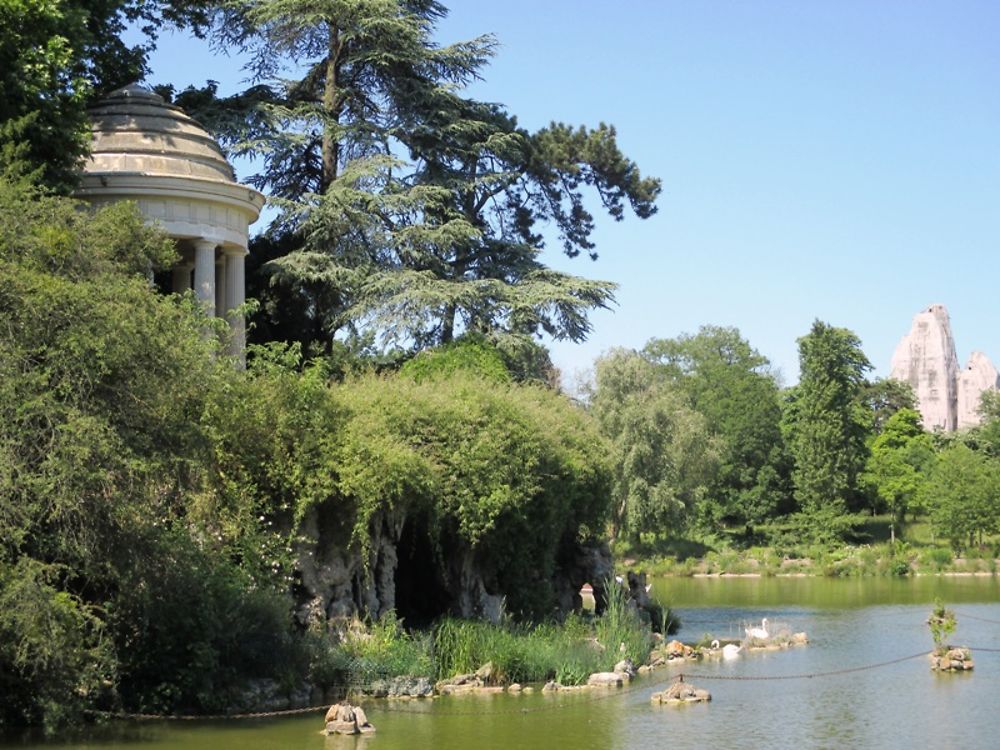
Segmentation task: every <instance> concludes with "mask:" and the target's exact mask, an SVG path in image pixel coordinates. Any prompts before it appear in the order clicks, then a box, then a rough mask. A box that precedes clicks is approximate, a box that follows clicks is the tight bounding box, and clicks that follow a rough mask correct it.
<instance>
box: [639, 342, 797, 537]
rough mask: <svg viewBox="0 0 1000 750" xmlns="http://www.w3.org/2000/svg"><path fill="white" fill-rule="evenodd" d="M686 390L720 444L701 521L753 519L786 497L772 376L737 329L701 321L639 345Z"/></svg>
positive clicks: (768, 513) (763, 516)
mask: <svg viewBox="0 0 1000 750" xmlns="http://www.w3.org/2000/svg"><path fill="white" fill-rule="evenodd" d="M643 352H644V354H645V356H647V357H648V358H650V359H651V360H652V361H653V362H656V363H658V364H659V365H660V366H661V367H662V368H663V370H664V373H665V374H666V375H667V376H668V377H669V378H670V379H671V380H673V381H674V382H675V383H676V384H677V386H678V387H679V388H680V389H681V391H682V392H683V393H685V394H686V395H687V397H688V399H689V401H690V405H691V407H692V408H694V409H695V410H696V411H698V412H699V413H700V414H702V415H703V416H704V417H705V420H706V423H707V426H708V429H709V430H710V431H711V432H712V434H713V435H716V436H718V438H719V439H720V441H721V443H722V454H721V460H720V464H719V470H718V472H717V473H716V474H715V475H714V476H713V478H712V481H711V484H710V488H709V495H710V497H711V498H712V500H713V502H712V503H710V504H706V509H707V510H709V512H710V515H709V517H708V518H706V519H704V521H705V522H706V523H707V524H710V525H713V526H714V525H717V524H718V523H720V522H723V523H729V524H740V525H748V524H759V523H761V522H763V521H764V520H766V519H767V518H769V517H771V516H773V515H775V514H776V513H777V512H778V511H779V510H781V509H782V507H783V506H784V505H786V503H784V502H783V501H784V499H785V498H790V490H789V489H788V487H787V486H786V485H787V479H788V477H787V473H786V465H785V464H786V462H785V461H784V460H783V457H784V454H785V450H784V444H783V441H782V436H781V429H780V421H781V408H780V405H779V389H778V384H777V381H776V380H775V378H774V375H773V374H772V372H771V370H770V365H769V363H768V361H767V359H766V358H765V357H763V356H762V355H761V354H760V353H759V352H757V351H756V350H755V349H753V347H751V346H750V344H749V343H748V342H747V341H746V340H744V339H743V338H742V337H741V336H740V333H739V331H738V330H737V329H735V328H722V327H718V326H703V327H702V328H701V329H699V331H698V333H697V334H695V335H693V336H691V335H686V334H685V335H682V336H679V337H678V338H676V339H651V340H650V341H649V342H648V343H647V344H646V347H645V349H644V350H643Z"/></svg>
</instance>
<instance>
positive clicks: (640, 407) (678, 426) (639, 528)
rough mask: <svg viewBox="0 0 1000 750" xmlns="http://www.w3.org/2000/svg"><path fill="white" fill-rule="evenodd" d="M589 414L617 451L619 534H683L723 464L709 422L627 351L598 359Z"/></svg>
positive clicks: (641, 359) (649, 366)
mask: <svg viewBox="0 0 1000 750" xmlns="http://www.w3.org/2000/svg"><path fill="white" fill-rule="evenodd" d="M591 409H592V411H593V414H594V416H595V417H596V418H597V421H598V423H599V424H600V426H601V431H602V432H603V433H604V435H605V436H607V437H608V439H609V440H610V441H611V443H612V444H613V445H614V450H615V456H614V467H615V469H614V471H615V474H614V486H613V489H612V497H613V503H614V507H613V524H614V527H613V532H614V535H615V536H616V537H617V536H618V535H619V534H620V533H624V534H626V535H627V536H628V537H630V538H632V539H633V540H637V539H638V538H639V535H640V534H641V533H643V532H652V533H658V534H670V533H676V532H678V531H681V530H683V529H684V528H685V526H686V525H687V524H688V523H689V522H690V521H691V520H692V519H693V518H694V517H695V516H696V514H697V512H698V511H699V507H698V506H699V505H700V504H701V503H702V502H703V501H704V500H705V498H706V495H707V489H708V485H709V482H710V479H711V476H712V474H713V472H714V471H715V468H716V465H717V461H718V454H719V445H718V441H717V440H716V439H715V438H713V437H712V436H711V435H710V434H709V431H708V429H707V426H706V424H705V418H704V417H702V416H701V415H700V414H699V413H698V412H696V411H694V410H693V409H691V408H690V407H688V406H687V405H686V404H685V399H684V396H683V394H682V393H681V392H680V390H679V389H678V388H677V386H675V385H673V384H672V383H670V382H669V380H668V379H667V378H665V377H663V375H662V373H659V372H657V368H656V367H655V366H654V365H652V364H651V363H650V362H649V361H647V360H646V359H645V358H644V357H642V356H641V355H639V354H638V353H636V352H632V351H627V350H622V349H619V350H613V351H611V352H609V353H607V354H605V355H604V356H602V357H601V358H600V359H598V360H597V362H596V364H595V388H594V392H593V394H592V396H591Z"/></svg>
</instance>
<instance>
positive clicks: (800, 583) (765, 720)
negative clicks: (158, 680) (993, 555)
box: [0, 577, 1000, 750]
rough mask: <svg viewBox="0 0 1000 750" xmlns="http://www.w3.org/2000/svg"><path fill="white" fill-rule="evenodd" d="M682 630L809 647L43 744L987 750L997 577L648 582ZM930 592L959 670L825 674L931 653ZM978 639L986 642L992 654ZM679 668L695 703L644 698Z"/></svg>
mask: <svg viewBox="0 0 1000 750" xmlns="http://www.w3.org/2000/svg"><path fill="white" fill-rule="evenodd" d="M653 593H654V595H656V596H657V597H658V598H659V599H660V600H661V601H663V602H666V603H669V604H671V605H672V606H673V607H674V608H675V610H677V611H678V613H679V614H680V616H681V618H682V620H683V627H682V629H681V631H680V633H679V634H678V635H679V637H680V638H681V639H683V640H685V641H692V640H697V639H698V638H700V637H701V636H702V635H703V634H706V633H711V634H713V635H716V636H719V637H727V636H731V635H732V636H739V635H741V634H742V628H743V627H744V626H745V624H747V623H749V622H759V621H760V620H761V619H762V618H763V617H767V618H768V620H769V622H770V623H780V624H785V625H787V626H788V627H790V628H791V629H792V630H794V631H805V632H806V633H808V635H809V637H810V640H811V642H810V644H809V645H808V646H805V647H801V648H795V649H791V650H787V651H781V652H754V653H749V654H744V655H742V656H741V657H740V658H739V659H736V660H733V661H714V662H713V661H705V662H700V663H695V664H688V665H684V666H682V667H669V668H667V669H664V670H660V671H657V672H656V673H654V675H653V676H652V677H651V678H647V679H640V680H638V681H636V682H635V683H633V686H632V687H631V688H630V689H629V690H627V691H621V692H611V693H585V694H574V695H562V696H560V695H541V694H538V693H536V694H534V695H524V696H516V697H515V696H509V695H495V696H460V697H448V698H440V699H437V700H434V701H424V702H408V703H388V702H385V701H370V702H368V703H366V704H365V708H366V710H367V712H368V716H369V718H370V720H371V721H372V723H373V724H375V726H376V727H377V728H378V732H377V734H376V735H375V736H374V737H372V738H353V737H324V736H322V735H321V734H320V733H319V730H320V729H321V727H322V717H321V716H319V715H313V716H307V717H304V718H293V719H283V720H268V721H239V722H214V723H213V722H196V723H189V722H185V723H167V722H156V723H142V724H135V723H119V724H117V725H115V726H114V727H112V728H103V729H100V730H94V731H91V732H90V733H88V734H87V735H86V736H84V735H76V736H71V735H67V736H66V737H64V738H62V739H60V740H57V741H49V742H41V741H39V740H37V739H36V738H32V737H30V736H23V737H11V738H9V739H7V740H6V741H5V742H0V747H3V748H8V747H19V748H25V749H28V748H31V749H36V748H37V749H38V750H42V749H43V748H44V749H45V750H54V748H57V747H63V748H74V749H82V748H94V749H95V750H96V749H98V748H107V749H108V750H126V749H127V750H133V749H134V750H140V749H143V750H167V749H170V750H173V749H174V748H176V749H177V750H209V749H211V750H257V749H270V748H274V749H275V750H278V749H281V750H299V749H301V750H355V748H370V749H371V750H397V749H398V750H403V749H409V748H441V750H452V749H454V750H471V749H472V748H519V749H520V748H525V749H526V750H530V749H533V748H539V749H544V750H556V749H557V748H563V747H584V746H588V747H593V748H663V747H669V748H768V750H775V749H780V748H924V747H935V748H989V747H1000V711H997V708H998V706H1000V703H998V699H997V690H998V689H1000V585H998V581H997V580H996V579H993V578H930V577H928V578H918V579H914V580H891V579H859V580H846V581H841V580H828V579H812V578H803V579H785V578H782V579H767V578H762V579H722V580H720V579H661V580H658V581H656V583H655V584H654V589H653ZM935 596H940V597H941V598H942V600H944V601H945V602H946V603H948V604H949V605H951V606H952V607H953V608H954V609H955V610H956V611H957V612H958V622H959V627H958V631H957V632H956V634H955V636H954V637H953V638H952V642H954V643H962V644H967V645H970V646H972V647H973V648H974V649H975V648H976V647H978V648H979V649H980V650H979V651H977V652H976V653H975V654H974V656H975V658H976V669H975V671H974V672H973V673H972V674H963V675H935V674H933V673H932V672H931V671H930V670H929V668H928V664H927V661H926V659H925V658H922V657H921V658H914V659H909V660H906V661H902V662H899V663H895V664H890V665H886V666H882V667H875V668H871V669H864V670H861V671H854V672H849V673H846V674H839V675H826V676H824V674H823V673H828V672H832V671H835V670H844V669H852V668H855V667H863V666H866V665H873V664H878V663H881V662H887V661H891V660H894V659H897V658H899V657H905V656H909V655H913V654H917V653H921V652H926V651H928V650H929V648H930V636H929V633H928V629H927V626H926V625H925V624H924V621H925V620H926V619H927V615H928V613H929V610H930V606H929V605H930V603H931V602H932V601H933V599H934V597H935ZM983 649H997V652H990V651H985V650H983ZM678 671H684V672H685V673H686V674H687V675H688V676H687V678H686V679H688V680H689V681H690V682H693V683H694V684H695V685H697V686H698V687H705V688H708V689H709V690H710V691H711V692H712V695H713V701H712V702H711V703H709V704H699V705H692V706H685V707H682V708H672V707H667V706H652V705H651V704H650V703H649V696H650V694H651V693H652V692H653V691H654V690H658V689H662V687H663V686H664V683H665V682H666V681H668V680H669V679H671V678H673V677H675V676H676V674H677V672H678ZM805 674H811V675H814V676H813V677H810V678H801V679H800V678H798V677H795V678H794V679H774V678H780V677H789V676H793V677H794V676H797V675H805Z"/></svg>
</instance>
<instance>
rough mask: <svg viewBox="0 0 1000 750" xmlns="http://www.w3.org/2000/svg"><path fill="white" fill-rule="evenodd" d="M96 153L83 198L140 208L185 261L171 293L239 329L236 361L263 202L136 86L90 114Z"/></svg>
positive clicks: (171, 112)
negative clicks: (254, 229) (247, 269)
mask: <svg viewBox="0 0 1000 750" xmlns="http://www.w3.org/2000/svg"><path fill="white" fill-rule="evenodd" d="M89 115H90V120H91V133H92V140H91V154H90V158H89V160H88V161H87V162H86V164H85V165H84V167H83V177H82V180H81V184H80V188H79V189H78V190H77V192H76V195H77V197H80V198H83V199H85V200H87V201H89V202H90V203H92V204H94V205H97V206H99V205H101V204H104V203H109V202H112V201H120V200H132V201H135V202H136V203H137V204H138V206H139V210H140V211H141V212H142V214H143V216H145V217H146V219H147V220H148V221H150V222H152V223H156V224H158V225H160V226H161V227H162V228H163V229H164V230H165V231H166V232H167V234H169V235H170V236H171V237H172V238H173V239H174V240H175V241H176V243H177V251H178V255H179V256H180V260H179V261H178V262H177V264H176V265H175V266H174V267H173V269H171V273H170V275H169V278H167V279H160V280H158V284H159V285H160V286H161V287H163V288H164V289H165V290H166V291H173V292H177V293H182V292H184V291H186V290H189V289H193V290H194V292H195V294H196V295H197V297H198V299H199V300H200V301H201V303H202V304H203V305H204V307H205V309H206V311H207V313H208V314H209V315H214V316H218V317H224V318H226V319H227V320H228V321H229V324H230V326H231V328H232V354H234V355H235V356H237V357H240V358H242V357H243V350H244V346H245V340H246V333H245V323H244V320H243V316H242V315H240V314H239V313H237V312H236V310H237V309H238V308H239V307H240V306H241V305H242V304H243V303H244V301H245V280H244V262H245V258H246V255H247V247H248V240H249V227H250V225H251V224H253V223H254V222H255V221H256V220H257V218H258V216H259V215H260V211H261V208H262V207H263V205H264V196H263V195H261V194H260V193H259V192H257V191H256V190H254V189H253V188H250V187H247V186H245V185H240V184H239V183H238V182H236V177H235V174H234V172H233V168H232V167H231V166H230V164H229V162H228V161H226V157H225V156H224V155H223V153H222V149H221V148H219V144H218V143H216V142H215V139H214V138H212V136H210V135H209V134H208V132H206V131H205V129H204V128H202V127H201V125H199V124H198V123H197V122H195V121H194V120H193V119H192V118H190V117H188V116H187V115H186V114H185V113H184V112H183V110H181V109H180V108H179V107H176V106H173V105H171V104H167V103H165V102H164V100H163V98H162V97H161V96H158V95H157V94H155V93H153V92H152V91H150V90H148V89H146V88H143V87H142V86H139V85H137V84H133V85H131V86H126V87H125V88H121V89H118V90H117V91H114V92H113V93H111V94H110V95H109V96H108V97H107V98H106V99H103V100H102V101H100V102H98V103H97V104H96V106H94V107H93V108H91V109H90V111H89Z"/></svg>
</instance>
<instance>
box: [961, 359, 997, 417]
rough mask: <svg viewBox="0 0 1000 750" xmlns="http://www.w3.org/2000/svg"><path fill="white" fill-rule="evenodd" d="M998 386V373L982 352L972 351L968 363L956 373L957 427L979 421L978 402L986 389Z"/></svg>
mask: <svg viewBox="0 0 1000 750" xmlns="http://www.w3.org/2000/svg"><path fill="white" fill-rule="evenodd" d="M998 387H1000V373H998V372H997V368H996V367H994V366H993V363H992V362H990V358H989V357H987V356H986V355H985V354H983V353H982V352H973V353H972V356H971V357H969V363H968V364H967V365H966V366H965V369H964V370H962V371H961V372H960V373H959V375H958V409H957V412H958V413H957V422H958V429H960V430H962V429H965V428H967V427H975V426H976V425H978V424H979V423H980V420H981V417H980V415H979V402H980V400H981V399H982V397H983V394H984V393H985V392H987V391H995V390H997V388H998Z"/></svg>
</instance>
